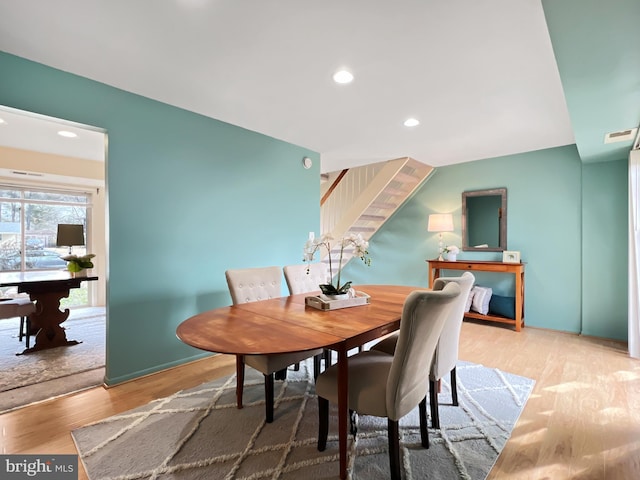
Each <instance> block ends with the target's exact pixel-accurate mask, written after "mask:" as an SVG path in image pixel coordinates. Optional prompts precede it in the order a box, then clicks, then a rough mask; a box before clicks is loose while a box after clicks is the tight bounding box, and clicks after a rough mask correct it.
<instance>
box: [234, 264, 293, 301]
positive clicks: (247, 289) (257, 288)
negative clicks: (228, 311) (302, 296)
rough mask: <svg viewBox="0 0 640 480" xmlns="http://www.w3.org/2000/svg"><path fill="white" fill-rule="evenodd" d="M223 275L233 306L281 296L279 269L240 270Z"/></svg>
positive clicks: (280, 274)
mask: <svg viewBox="0 0 640 480" xmlns="http://www.w3.org/2000/svg"><path fill="white" fill-rule="evenodd" d="M224 274H225V277H226V278H227V285H228V287H229V293H230V294H231V301H232V302H233V304H234V305H237V304H239V303H248V302H256V301H258V300H267V299H269V298H277V297H281V296H282V272H281V271H280V267H261V268H242V269H237V270H227V271H226V272H224Z"/></svg>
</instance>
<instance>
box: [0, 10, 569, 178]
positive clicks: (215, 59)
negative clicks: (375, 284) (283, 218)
mask: <svg viewBox="0 0 640 480" xmlns="http://www.w3.org/2000/svg"><path fill="white" fill-rule="evenodd" d="M0 48H1V49H2V50H4V51H6V52H9V53H12V54H16V55H19V56H22V57H25V58H28V59H31V60H34V61H37V62H41V63H44V64H46V65H50V66H53V67H56V68H59V69H62V70H65V71H68V72H72V73H75V74H78V75H82V76H84V77H88V78H92V79H95V80H98V81H101V82H104V83H106V84H109V85H112V86H115V87H118V88H121V89H124V90H127V91H131V92H134V93H137V94H140V95H143V96H146V97H150V98H153V99H157V100H160V101H163V102H166V103H169V104H172V105H175V106H179V107H182V108H185V109H188V110H191V111H194V112H198V113H201V114H203V115H206V116H209V117H212V118H216V119H219V120H222V121H225V122H229V123H231V124H234V125H238V126H241V127H244V128H247V129H250V130H254V131H257V132H260V133H264V134H266V135H269V136H272V137H275V138H278V139H281V140H285V141H288V142H291V143H293V144H296V145H300V146H303V147H306V148H309V149H311V150H314V151H317V152H319V153H320V154H321V159H322V167H321V169H322V171H323V172H326V171H334V170H338V169H342V168H345V167H349V166H357V165H362V164H366V163H371V162H377V161H382V160H388V159H392V158H398V157H403V156H409V157H413V158H415V159H417V160H419V161H421V162H424V163H426V164H429V165H433V166H442V165H448V164H454V163H460V162H466V161H471V160H477V159H483V158H490V157H496V156H502V155H508V154H513V153H520V152H525V151H531V150H539V149H544V148H550V147H556V146H561V145H567V144H572V143H574V135H573V131H572V128H571V124H570V120H569V114H568V111H567V106H566V102H565V98H564V95H563V91H562V85H561V82H560V76H559V73H558V68H557V65H556V61H555V59H554V55H553V51H552V47H551V41H550V38H549V33H548V30H547V26H546V23H545V17H544V14H543V10H542V5H541V2H540V0H483V1H481V2H479V1H476V0H449V1H446V2H443V1H436V0H396V1H394V2H388V1H382V0H349V1H344V0H325V1H320V2H318V1H314V2H312V1H309V0H261V1H255V0H253V1H250V0H136V1H130V0H110V1H108V2H98V1H86V0H58V1H56V2H49V1H42V0H21V1H20V2H8V1H5V2H0ZM342 67H346V68H348V69H349V70H350V71H351V72H353V74H354V75H355V80H354V82H353V83H352V84H350V85H337V84H335V83H333V81H332V79H331V77H332V75H333V73H334V72H335V71H336V70H337V69H339V68H342ZM410 116H412V117H416V118H418V119H419V120H420V122H421V124H420V125H419V126H418V127H414V128H407V127H404V126H403V121H404V120H405V119H406V118H408V117H410ZM1 130H2V129H1V128H0V131H1ZM30 140H33V136H31V139H30ZM2 141H3V140H2V139H1V138H0V142H2ZM87 155H91V154H90V153H88V154H87Z"/></svg>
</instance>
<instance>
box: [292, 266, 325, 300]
mask: <svg viewBox="0 0 640 480" xmlns="http://www.w3.org/2000/svg"><path fill="white" fill-rule="evenodd" d="M283 271H284V279H285V280H286V282H287V287H288V288H289V293H290V294H291V295H296V294H298V293H308V292H315V291H320V287H319V286H318V285H320V284H323V283H329V282H331V278H329V270H328V268H327V266H326V265H325V264H324V263H308V264H306V263H305V264H302V265H287V266H286V267H284V268H283Z"/></svg>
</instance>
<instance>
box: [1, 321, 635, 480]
mask: <svg viewBox="0 0 640 480" xmlns="http://www.w3.org/2000/svg"><path fill="white" fill-rule="evenodd" d="M460 358H461V359H463V360H468V361H471V362H475V363H481V364H483V365H486V366H489V367H498V368H500V369H502V370H505V371H508V372H511V373H515V374H518V375H523V376H526V377H529V378H533V379H535V380H536V385H535V388H534V390H533V393H532V395H531V397H530V398H529V400H528V402H527V405H526V406H525V409H524V411H523V413H522V415H521V417H520V419H519V421H518V423H517V425H516V427H515V429H514V431H513V434H512V436H511V438H510V440H509V441H508V442H507V445H506V446H505V449H504V450H503V452H502V454H501V455H500V457H499V458H498V461H497V463H496V465H495V466H494V468H493V470H492V471H491V474H490V475H489V477H488V478H489V479H505V478H508V479H518V480H520V479H535V480H541V479H549V480H557V479H580V480H583V479H594V480H595V479H615V480H618V479H621V480H626V479H628V480H632V479H640V361H638V360H634V359H631V358H629V356H628V355H627V352H626V346H625V345H624V344H621V343H618V342H613V341H608V340H601V339H594V338H589V337H580V336H577V335H571V334H564V333H559V332H554V331H548V330H540V329H534V328H528V327H527V328H524V329H523V331H522V332H520V333H516V332H515V331H512V330H511V329H509V328H507V327H502V326H499V325H493V324H485V323H472V322H465V323H464V325H463V330H462V336H461V351H460ZM233 371H234V358H233V357H229V356H223V355H220V356H217V357H214V358H211V359H206V360H201V361H198V362H194V363H192V364H190V365H185V366H181V367H177V368H174V369H172V370H169V371H166V372H162V373H159V374H155V375H151V376H148V377H145V378H142V379H138V380H135V381H132V382H128V383H125V384H122V385H119V386H116V387H113V388H110V389H105V388H102V387H99V388H94V389H91V390H87V391H85V392H80V393H77V394H74V395H70V396H67V397H64V398H60V399H56V400H52V401H48V402H45V403H41V404H39V405H34V406H30V407H25V408H23V409H20V410H16V411H14V412H10V413H7V414H4V415H0V428H1V429H2V437H1V438H0V451H1V452H2V453H32V454H50V453H73V454H75V453H77V451H76V449H75V446H74V444H73V440H72V439H71V435H70V432H71V431H72V430H74V429H76V428H78V427H81V426H83V425H85V424H87V423H89V422H93V421H96V420H99V419H102V418H106V417H109V416H111V415H114V414H116V413H120V412H123V411H126V410H129V409H131V408H134V407H137V406H140V405H144V404H146V403H148V402H149V401H151V400H152V399H154V398H159V397H165V396H167V395H170V394H172V393H174V392H175V391H178V390H181V389H184V388H188V387H191V386H196V385H199V384H200V383H203V382H205V381H208V380H211V379H213V378H216V377H219V376H224V375H228V374H230V373H232V372H233ZM86 478H87V477H86V474H85V472H84V470H83V469H82V467H81V468H80V475H79V479H80V480H83V479H86Z"/></svg>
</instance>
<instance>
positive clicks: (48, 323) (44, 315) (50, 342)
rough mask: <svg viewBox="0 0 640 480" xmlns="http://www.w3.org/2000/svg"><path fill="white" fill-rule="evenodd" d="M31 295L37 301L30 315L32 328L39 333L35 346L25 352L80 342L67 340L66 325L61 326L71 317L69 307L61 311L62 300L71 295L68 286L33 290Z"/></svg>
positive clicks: (36, 336)
mask: <svg viewBox="0 0 640 480" xmlns="http://www.w3.org/2000/svg"><path fill="white" fill-rule="evenodd" d="M29 296H30V298H31V300H32V301H34V302H35V303H36V311H35V312H34V313H32V314H31V315H29V320H30V322H31V328H32V329H33V331H35V332H37V333H36V335H35V342H34V345H33V347H31V348H27V349H26V350H24V351H23V352H22V353H23V354H25V353H31V352H37V351H39V350H46V349H48V348H54V347H63V346H67V345H77V344H78V343H80V342H77V341H76V340H67V335H66V334H65V331H64V327H61V326H60V324H61V323H62V322H64V321H65V320H66V319H67V318H68V317H69V309H68V308H66V309H65V310H64V311H63V312H62V311H60V300H61V299H62V298H65V297H68V296H69V289H68V288H67V289H64V290H57V291H50V292H31V293H30V294H29Z"/></svg>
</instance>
